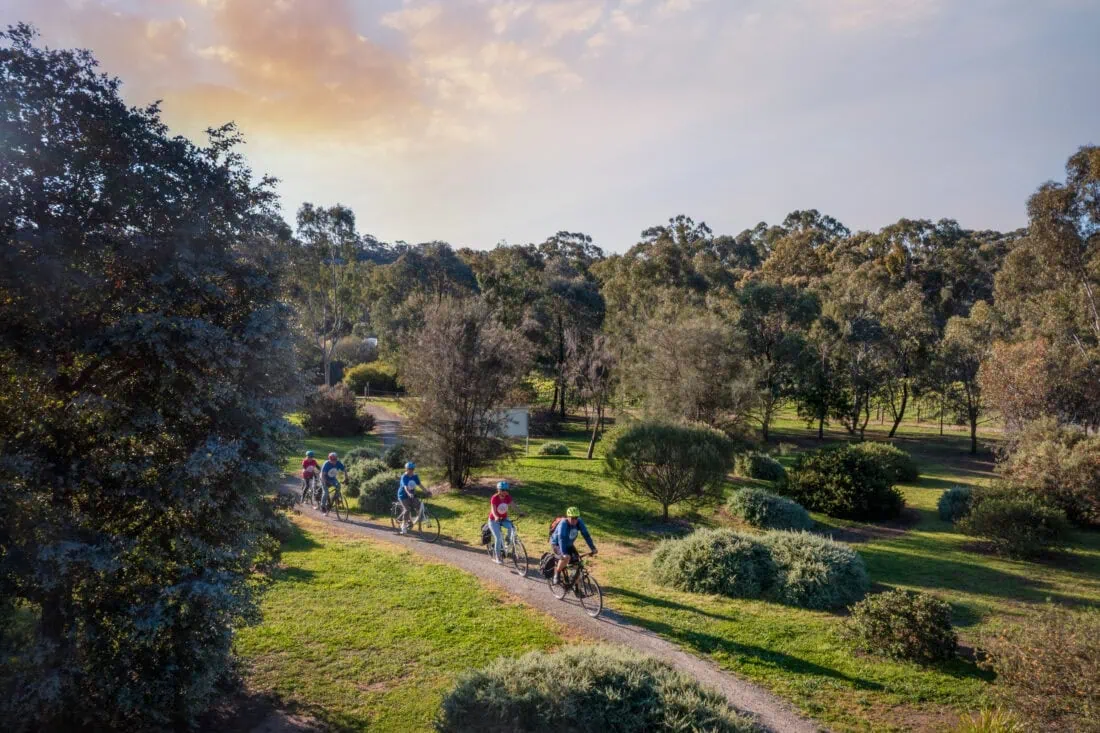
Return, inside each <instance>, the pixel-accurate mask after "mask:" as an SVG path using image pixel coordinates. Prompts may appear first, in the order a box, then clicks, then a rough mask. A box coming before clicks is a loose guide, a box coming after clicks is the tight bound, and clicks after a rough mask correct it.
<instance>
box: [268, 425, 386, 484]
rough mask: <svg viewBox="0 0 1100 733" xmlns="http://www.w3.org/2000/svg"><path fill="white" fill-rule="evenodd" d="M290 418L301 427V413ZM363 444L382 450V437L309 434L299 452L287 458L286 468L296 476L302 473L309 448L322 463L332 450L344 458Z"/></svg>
mask: <svg viewBox="0 0 1100 733" xmlns="http://www.w3.org/2000/svg"><path fill="white" fill-rule="evenodd" d="M289 419H290V422H292V423H294V424H295V425H297V426H299V427H301V425H302V417H301V415H298V414H294V415H291V416H290V418H289ZM362 446H371V447H374V448H378V449H379V450H381V449H382V439H381V438H379V437H378V436H377V435H360V436H356V437H353V438H315V437H309V436H307V437H305V438H304V439H303V440H302V445H301V447H300V448H299V449H298V452H297V453H295V454H294V455H292V456H290V457H288V458H287V459H286V464H285V469H286V471H287V472H288V473H292V474H294V475H295V476H299V475H301V471H302V459H303V458H305V455H306V451H307V450H311V451H313V452H315V453H316V454H317V455H316V458H317V460H318V461H319V462H320V463H324V462H325V457H326V456H327V455H328V454H329V453H330V452H331V451H336V453H337V454H338V455H339V456H340V457H341V458H342V457H343V456H345V455H347V453H348V451H350V450H351V449H353V448H360V447H362Z"/></svg>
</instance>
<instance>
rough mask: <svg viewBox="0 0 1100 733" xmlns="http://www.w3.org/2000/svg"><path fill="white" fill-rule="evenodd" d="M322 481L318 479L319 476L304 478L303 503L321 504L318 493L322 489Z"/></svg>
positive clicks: (313, 505) (312, 505)
mask: <svg viewBox="0 0 1100 733" xmlns="http://www.w3.org/2000/svg"><path fill="white" fill-rule="evenodd" d="M320 488H321V486H320V482H319V481H318V480H317V476H316V475H313V476H310V477H309V478H307V479H304V483H303V487H302V503H303V504H309V505H310V506H311V507H315V506H319V504H318V501H319V499H318V497H317V494H318V493H319V491H320Z"/></svg>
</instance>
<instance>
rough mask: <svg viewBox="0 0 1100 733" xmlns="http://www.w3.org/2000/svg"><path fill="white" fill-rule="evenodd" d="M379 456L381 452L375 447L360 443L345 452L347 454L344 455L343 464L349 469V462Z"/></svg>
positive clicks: (372, 458) (368, 459) (367, 459)
mask: <svg viewBox="0 0 1100 733" xmlns="http://www.w3.org/2000/svg"><path fill="white" fill-rule="evenodd" d="M380 456H381V453H380V452H379V450H378V449H377V448H374V447H372V446H369V445H361V446H359V447H358V448H352V449H351V450H349V451H348V452H347V454H346V455H345V456H344V465H345V466H347V467H348V468H349V469H350V468H351V464H353V463H357V462H359V461H370V460H374V459H376V458H379V457H380Z"/></svg>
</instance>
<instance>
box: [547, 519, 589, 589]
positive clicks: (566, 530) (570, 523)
mask: <svg viewBox="0 0 1100 733" xmlns="http://www.w3.org/2000/svg"><path fill="white" fill-rule="evenodd" d="M578 534H579V535H581V536H582V537H584V541H585V542H586V543H588V549H589V550H591V551H592V554H593V555H595V554H596V545H594V544H593V543H592V535H590V534H588V527H586V526H585V524H584V520H583V519H581V510H580V509H578V508H577V507H575V506H571V507H569V508H568V509H566V510H565V519H563V520H561V521H560V522H558V524H557V526H556V527H554V531H553V532H552V533H551V534H550V549H551V550H553V551H554V557H556V558H557V559H558V564H557V565H556V566H555V567H554V582H555V583H558V582H560V580H561V571H562V570H565V567H566V566H567V565H568V564H569V563H570V562H571V561H577V560H580V557H579V556H578V553H577V548H576V547H575V546H574V544H573V543H574V542H576V540H577V535H578Z"/></svg>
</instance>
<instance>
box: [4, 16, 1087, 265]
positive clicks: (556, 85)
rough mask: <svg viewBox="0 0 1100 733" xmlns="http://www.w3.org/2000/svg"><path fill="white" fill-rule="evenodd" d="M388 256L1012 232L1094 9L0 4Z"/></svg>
mask: <svg viewBox="0 0 1100 733" xmlns="http://www.w3.org/2000/svg"><path fill="white" fill-rule="evenodd" d="M17 21H26V22H30V23H33V24H34V25H36V26H37V27H38V28H39V30H40V31H41V33H42V39H43V41H44V42H45V43H46V44H48V45H50V46H54V47H72V46H79V47H84V48H89V49H91V50H92V51H93V52H94V53H95V55H96V56H97V57H98V58H99V60H100V61H101V63H102V66H103V68H104V70H106V71H107V72H109V73H111V74H114V75H117V76H119V77H121V79H122V80H123V82H124V85H123V94H124V96H125V97H126V99H127V101H128V102H130V103H132V104H135V105H139V104H146V103H148V102H151V101H153V100H157V99H159V100H163V102H162V109H163V115H164V119H165V121H166V122H167V123H168V124H169V125H170V126H171V128H172V129H173V130H174V131H175V132H178V133H181V134H185V135H188V136H190V137H192V138H194V139H196V140H201V136H202V131H203V130H204V129H205V128H207V127H210V126H216V125H220V124H222V123H224V122H227V121H230V120H232V121H236V122H237V123H238V125H239V126H240V128H241V129H242V131H243V132H244V134H245V137H246V139H247V145H246V146H245V148H244V150H243V152H244V153H245V154H246V155H247V156H248V158H249V160H250V163H251V165H252V167H253V168H254V170H255V171H256V172H257V173H268V174H271V175H274V176H276V177H278V178H279V179H280V181H281V182H280V184H279V191H280V193H281V196H282V201H283V207H284V211H285V213H286V215H287V218H288V219H292V217H293V214H294V211H295V210H296V209H297V208H298V206H299V205H300V204H301V203H302V202H303V201H310V202H313V203H315V204H319V205H332V204H335V203H342V204H345V205H347V206H349V207H351V208H352V209H353V210H354V211H355V214H356V219H357V223H358V228H359V229H360V231H361V232H363V233H370V234H373V235H374V236H376V237H378V238H379V239H382V240H384V241H396V240H404V241H408V242H410V243H415V242H421V241H431V240H443V241H448V242H450V243H452V244H453V245H455V246H456V247H474V248H479V249H481V248H489V247H493V246H495V245H496V244H497V243H499V242H508V243H512V244H517V243H526V242H539V241H542V240H543V239H545V238H546V237H548V236H549V235H551V234H553V233H554V232H556V231H559V230H568V231H580V232H585V233H588V234H590V235H592V237H593V239H594V241H595V243H596V244H598V245H599V246H601V247H603V248H604V249H605V250H606V251H609V252H621V251H624V250H626V249H628V248H629V247H630V246H632V245H633V244H634V243H635V242H637V241H638V238H639V234H640V232H641V231H642V230H643V229H645V228H647V227H650V226H653V225H656V224H661V223H663V222H664V221H666V220H667V219H668V218H669V217H671V216H674V215H677V214H687V215H689V216H691V217H693V218H695V219H696V220H697V221H698V220H703V221H706V222H707V223H708V224H709V225H710V226H711V228H712V229H713V230H714V231H715V232H716V233H729V234H736V233H737V232H739V231H741V230H742V229H745V228H748V227H752V226H754V225H755V224H756V223H757V222H760V221H767V222H769V223H778V222H780V221H781V220H782V219H783V217H784V216H785V215H786V214H787V213H788V212H789V211H792V210H795V209H808V208H816V209H818V210H820V211H822V212H824V213H828V214H830V215H832V216H834V217H836V218H837V219H839V220H840V221H842V222H843V223H845V224H846V225H847V226H849V227H850V228H851V229H853V230H858V229H877V228H879V227H882V226H885V225H886V224H889V223H891V222H893V221H896V220H897V219H899V218H902V217H908V218H929V219H940V218H953V219H957V220H958V221H959V222H960V224H962V225H963V226H964V227H967V228H972V229H1002V230H1008V229H1015V228H1017V227H1019V226H1023V225H1024V224H1026V220H1027V217H1026V208H1025V206H1026V201H1027V197H1028V196H1029V195H1030V194H1031V193H1032V192H1033V191H1034V190H1035V188H1036V187H1037V186H1038V185H1039V184H1041V183H1042V182H1044V181H1046V180H1049V179H1060V178H1062V177H1063V171H1064V164H1065V160H1066V159H1067V158H1068V157H1069V155H1070V154H1072V153H1073V152H1074V151H1075V150H1076V149H1077V148H1078V147H1079V146H1081V145H1084V144H1089V143H1093V144H1100V94H1098V93H1097V90H1098V89H1100V40H1098V39H1100V0H1042V1H1041V2H1035V1H1034V0H606V1H604V0H0V25H8V24H11V23H14V22H17Z"/></svg>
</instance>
